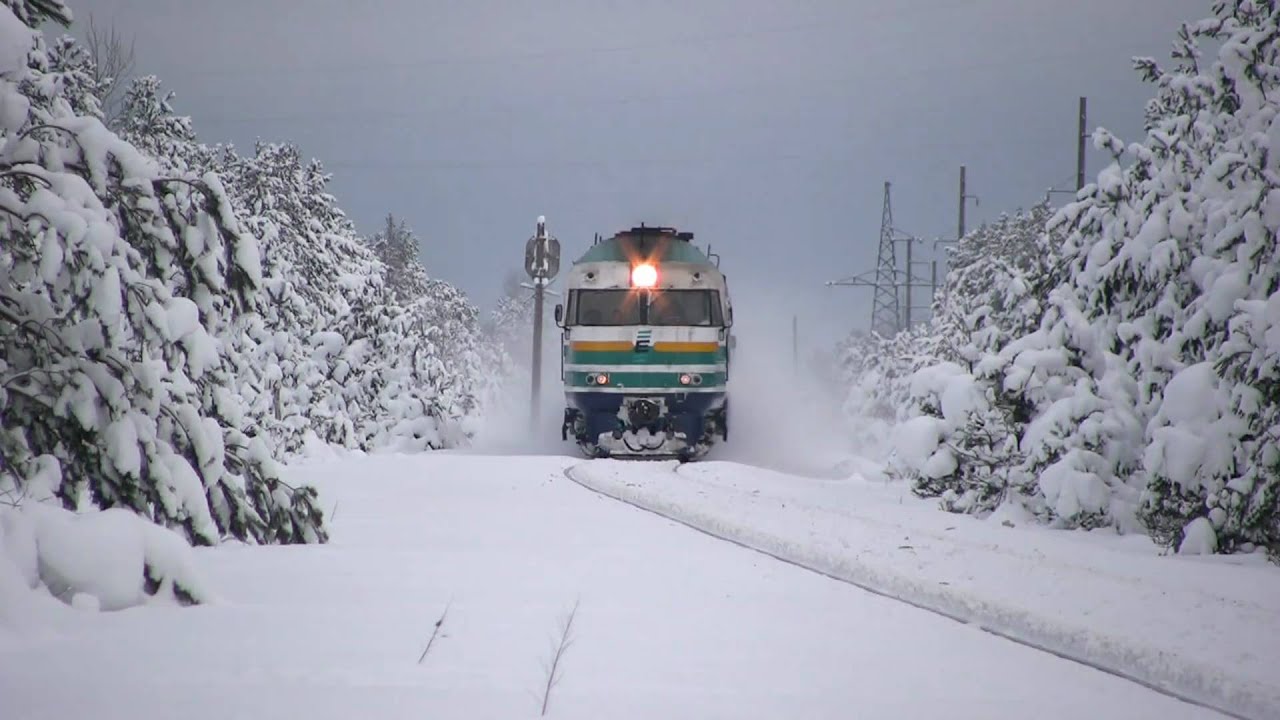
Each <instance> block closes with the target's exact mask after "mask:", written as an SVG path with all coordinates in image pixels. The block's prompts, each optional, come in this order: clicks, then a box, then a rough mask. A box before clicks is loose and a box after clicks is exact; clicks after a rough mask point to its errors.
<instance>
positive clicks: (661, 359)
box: [565, 348, 728, 365]
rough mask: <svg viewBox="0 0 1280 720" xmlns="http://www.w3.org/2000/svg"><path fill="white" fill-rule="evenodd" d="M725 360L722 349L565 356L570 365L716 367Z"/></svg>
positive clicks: (582, 352)
mask: <svg viewBox="0 0 1280 720" xmlns="http://www.w3.org/2000/svg"><path fill="white" fill-rule="evenodd" d="M727 359H728V356H727V355H726V353H725V351H724V348H721V349H719V350H716V351H715V352H662V351H657V350H650V351H649V352H636V351H634V350H625V351H618V350H569V351H568V353H567V354H566V355H565V362H566V363H568V364H570V365H716V364H723V363H724V362H726V360H727Z"/></svg>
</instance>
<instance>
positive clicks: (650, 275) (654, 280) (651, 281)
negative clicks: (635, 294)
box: [631, 263, 658, 288]
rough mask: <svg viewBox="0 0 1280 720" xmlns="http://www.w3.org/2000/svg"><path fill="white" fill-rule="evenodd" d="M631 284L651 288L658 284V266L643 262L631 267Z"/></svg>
mask: <svg viewBox="0 0 1280 720" xmlns="http://www.w3.org/2000/svg"><path fill="white" fill-rule="evenodd" d="M631 284H632V285H633V286H634V287H638V288H651V287H653V286H655V285H657V284H658V268H656V267H654V266H652V265H650V264H649V263H643V264H641V265H636V266H635V267H633V268H631Z"/></svg>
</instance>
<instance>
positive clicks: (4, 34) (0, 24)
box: [0, 6, 35, 76]
mask: <svg viewBox="0 0 1280 720" xmlns="http://www.w3.org/2000/svg"><path fill="white" fill-rule="evenodd" d="M34 36H35V33H34V32H32V30H31V28H29V27H27V26H26V24H25V23H23V22H22V21H21V20H19V19H18V18H17V17H16V16H15V15H14V14H13V11H12V10H10V9H9V8H8V7H3V6H0V76H3V75H5V74H7V73H10V72H13V71H14V70H18V69H21V68H24V67H26V65H27V53H29V52H31V47H32V42H33V38H34Z"/></svg>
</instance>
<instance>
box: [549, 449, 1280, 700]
mask: <svg viewBox="0 0 1280 720" xmlns="http://www.w3.org/2000/svg"><path fill="white" fill-rule="evenodd" d="M598 462H601V461H586V462H584V463H579V464H577V465H573V466H570V467H568V468H565V470H564V475H565V477H566V478H567V479H568V480H570V481H572V482H573V483H575V484H577V485H579V486H581V487H583V488H585V489H587V490H589V491H591V492H593V493H596V494H598V495H601V496H604V497H608V498H610V499H612V500H616V501H618V502H621V503H624V504H626V505H630V506H632V507H635V508H637V509H640V510H643V511H646V512H649V513H653V514H655V515H657V516H659V517H662V518H664V519H666V520H670V521H672V522H675V523H678V524H680V525H683V526H685V527H688V528H690V529H692V530H695V531H697V532H699V533H702V534H704V535H708V536H710V537H713V538H716V539H718V540H721V541H724V542H727V543H730V544H733V545H737V546H739V547H742V548H744V549H747V550H751V551H754V552H757V553H760V554H762V555H765V556H768V557H770V558H773V559H775V560H778V561H780V562H783V563H786V564H788V565H792V566H795V567H798V568H801V569H803V570H807V571H809V572H813V573H816V574H818V575H822V576H824V577H827V578H830V579H832V580H835V581H837V582H840V583H844V584H846V585H851V586H853V587H856V588H858V589H860V590H863V591H866V592H868V593H871V594H873V595H877V596H879V597H883V598H886V599H889V600H893V601H896V602H899V603H903V604H906V605H909V606H911V607H914V608H917V609H920V610H924V611H926V612H929V613H933V614H935V615H939V616H942V617H944V618H947V619H949V620H952V621H955V622H957V623H961V624H965V625H969V626H972V627H975V628H977V629H980V630H982V631H983V632H985V633H988V634H990V635H993V636H996V637H999V638H1002V639H1004V640H1007V641H1010V642H1013V643H1016V644H1018V645H1021V646H1024V647H1026V648H1030V649H1033V650H1036V651H1039V652H1042V653H1046V654H1049V655H1052V656H1054V657H1057V658H1060V659H1063V660H1067V661H1069V662H1072V663H1076V664H1078V665H1082V666H1084V667H1087V668H1091V669H1093V670H1097V671H1099V672H1102V673H1106V674H1107V675H1111V676H1113V677H1117V678H1120V679H1122V680H1125V681H1128V682H1131V683H1134V684H1136V685H1139V686H1142V687H1144V688H1147V689H1148V690H1151V691H1152V692H1155V693H1158V694H1160V695H1163V696H1166V697H1169V698H1173V699H1175V700H1179V701H1181V702H1185V703H1188V704H1190V705H1194V706H1197V707H1201V708H1204V709H1207V710H1211V711H1213V712H1216V713H1220V714H1222V715H1224V716H1226V717H1231V718H1237V719H1238V720H1255V719H1256V720H1261V718H1263V717H1266V714H1265V712H1261V713H1259V714H1254V713H1246V712H1241V711H1239V710H1238V709H1233V708H1231V707H1228V706H1227V704H1226V703H1222V702H1217V701H1215V699H1213V698H1207V697H1200V696H1197V695H1195V694H1192V693H1188V692H1185V691H1183V690H1182V689H1180V688H1178V687H1175V686H1173V685H1172V684H1169V683H1162V682H1159V681H1155V680H1152V679H1149V678H1144V677H1142V676H1140V675H1139V674H1137V673H1135V672H1133V671H1131V670H1130V669H1129V668H1126V667H1124V666H1122V665H1120V664H1118V663H1108V662H1102V661H1099V660H1098V659H1096V658H1092V657H1088V656H1086V655H1084V654H1082V653H1079V652H1074V651H1073V650H1072V649H1071V648H1067V647H1061V646H1055V645H1054V644H1052V643H1051V642H1044V641H1042V640H1040V639H1038V638H1034V637H1029V636H1027V635H1026V634H1023V633H1020V632H1018V631H1017V630H1016V629H1013V628H1010V627H1002V626H1001V625H1000V624H999V623H998V622H992V621H991V620H990V619H989V618H985V617H982V616H981V615H980V614H978V613H974V612H964V611H963V609H962V608H961V607H960V606H962V605H963V604H962V603H949V604H948V603H944V602H939V601H937V599H936V598H937V596H936V595H933V596H930V594H927V593H918V594H914V595H913V594H911V593H906V592H901V591H900V590H899V589H896V588H895V587H892V583H886V582H880V581H878V580H879V578H877V576H876V574H875V573H874V572H869V573H858V572H856V568H857V565H856V564H855V565H853V566H852V567H851V566H850V565H848V564H846V563H841V562H838V561H836V560H834V559H833V558H830V557H823V556H821V554H818V553H812V552H805V548H804V547H803V546H801V545H799V544H796V543H794V542H790V541H787V540H786V539H783V538H778V537H774V536H771V535H770V534H769V533H768V532H767V531H755V530H752V529H751V528H747V527H741V526H734V525H732V524H729V523H726V522H723V520H722V519H720V518H717V517H714V516H712V515H710V514H707V513H705V512H701V511H699V510H698V509H696V508H689V507H684V506H681V505H680V504H678V503H673V502H663V501H662V500H661V499H660V498H658V497H656V496H654V495H652V494H646V493H644V492H642V491H640V490H639V488H638V487H637V486H636V485H633V484H629V483H625V482H618V481H602V480H601V479H600V478H598V477H593V476H592V474H590V473H587V472H583V469H584V468H586V467H589V466H590V465H591V464H592V463H598ZM605 462H608V461H605ZM645 465H646V466H647V468H648V470H649V471H650V472H654V473H663V474H667V475H679V474H681V468H683V467H684V466H683V465H671V464H666V465H658V464H653V465H650V464H647V463H646V464H645Z"/></svg>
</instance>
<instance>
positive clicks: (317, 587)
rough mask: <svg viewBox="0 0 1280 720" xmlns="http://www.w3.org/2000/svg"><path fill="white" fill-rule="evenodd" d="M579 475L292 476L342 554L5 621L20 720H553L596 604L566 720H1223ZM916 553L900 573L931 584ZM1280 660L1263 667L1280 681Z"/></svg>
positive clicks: (794, 484) (992, 549)
mask: <svg viewBox="0 0 1280 720" xmlns="http://www.w3.org/2000/svg"><path fill="white" fill-rule="evenodd" d="M575 463H577V461H576V460H571V459H568V458H557V457H494V456H477V455H464V454H443V453H437V454H426V455H416V456H401V455H382V456H361V455H350V456H331V457H326V458H314V459H312V460H310V461H307V462H305V463H300V464H297V465H294V466H292V467H291V468H290V469H289V472H290V475H291V476H292V479H294V480H302V479H306V480H308V481H311V482H314V483H316V484H317V485H318V486H319V488H320V490H321V493H322V497H323V499H324V501H325V506H326V508H329V509H336V513H335V514H334V520H333V523H332V541H331V542H330V543H329V544H327V545H324V546H294V547H248V546H223V547H220V548H216V549H202V550H199V551H197V552H196V553H195V564H196V566H197V570H199V571H201V572H202V574H203V575H204V580H205V581H206V585H207V587H208V588H209V592H211V593H212V594H213V595H214V599H213V600H212V601H211V602H209V603H208V604H206V605H202V606H198V607H192V608H179V607H176V606H172V607H171V606H164V605H161V606H145V607H136V608H131V609H128V610H123V611H119V612H92V611H89V610H78V609H77V610H71V609H68V610H66V611H65V612H63V613H56V614H55V615H56V617H55V618H53V619H52V620H50V619H49V618H48V617H46V618H44V619H45V620H48V622H46V623H45V624H44V625H43V626H42V627H41V628H40V629H38V630H37V629H33V628H12V627H11V628H8V632H7V633H4V634H0V718H4V719H5V720H16V719H19V718H76V717H94V718H129V719H130V720H134V719H136V718H150V717H156V718H160V717H165V718H168V717H182V718H187V719H188V720H193V719H198V718H211V719H213V718H216V719H217V720H226V719H228V718H241V717H244V718H248V717H253V718H260V717H307V718H312V719H313V720H314V719H317V718H344V719H346V718H352V717H377V718H398V717H404V718H414V719H415V720H417V719H419V718H426V717H430V718H440V717H466V718H485V717H502V718H509V717H533V716H536V715H537V714H538V711H539V709H540V706H541V690H542V687H543V686H544V684H545V682H546V671H545V669H544V665H545V664H546V663H547V661H548V660H549V659H550V656H551V652H552V648H553V643H554V640H555V638H556V636H557V631H558V629H559V627H560V623H561V622H562V621H563V619H564V618H565V616H566V614H567V613H568V611H569V610H570V609H571V608H572V607H573V606H574V605H575V603H577V604H578V607H579V609H578V612H577V615H576V618H575V620H574V625H573V640H574V643H573V644H572V645H571V646H570V647H569V649H568V651H567V653H566V654H565V656H564V658H563V660H562V666H561V670H562V673H563V674H562V677H561V682H560V684H559V685H558V686H557V687H556V688H555V689H554V690H553V694H552V697H551V702H550V713H549V714H550V715H551V716H554V717H581V718H599V717H610V718H617V717H646V718H648V717H698V718H702V717H733V718H744V717H762V718H766V717H767V718H778V717H804V718H818V717H841V718H846V717H863V718H903V717H947V718H1000V717H1010V718H1014V717H1017V718H1022V717H1030V716H1034V717H1037V718H1078V717H1093V718H1126V719H1127V718H1146V717H1151V718H1157V717H1158V718H1201V717H1212V716H1214V714H1213V713H1211V712H1210V711H1207V710H1205V709H1202V708H1199V707H1196V706H1193V705H1189V704H1185V703H1182V702H1179V701H1176V700H1173V699H1171V698H1169V697H1166V696H1163V695H1160V694H1157V693H1155V692H1152V691H1151V690H1148V689H1146V688H1143V687H1141V686H1139V685H1137V684H1134V683H1131V682H1127V681H1124V680H1121V679H1119V678H1116V677H1114V676H1111V675H1107V674H1104V673H1101V672H1098V671H1096V670H1092V669H1089V668H1086V667H1084V666H1081V665H1078V664H1075V663H1072V662H1068V661H1065V660H1062V659H1060V658H1057V657H1054V656H1053V655H1050V654H1047V653H1044V652H1039V651H1036V650H1032V649H1030V648H1027V647H1023V646H1020V645H1017V644H1015V643H1011V642H1008V641H1006V640H1003V639H1001V638H998V637H995V636H993V635H990V634H988V633H985V632H983V631H981V630H980V629H978V628H976V627H972V626H968V625H964V624H960V623H956V622H953V621H950V620H947V619H945V618H942V617H940V616H938V615H936V614H933V613H929V612H925V611H922V610H919V609H916V608H913V607H911V606H909V605H906V604H903V603H900V602H896V601H893V600H889V599H886V598H884V597H880V596H877V595H874V594H871V593H867V592H865V591H863V590H859V589H857V588H855V587H852V586H850V585H848V584H845V583H841V582H838V581H836V580H832V579H830V578H827V577H823V576H821V575H818V574H816V573H812V572H809V571H807V570H803V569H800V568H797V567H795V566H792V565H788V564H785V563H782V562H779V561H777V560H775V559H772V558H769V557H766V556H764V555H761V554H759V553H756V552H753V551H751V550H747V549H744V548H741V547H738V546H735V545H732V544H730V543H726V542H723V541H721V540H717V539H713V538H710V537H708V536H706V535H704V534H701V533H697V532H694V531H692V530H690V529H688V528H686V527H684V526H681V525H678V524H676V523H673V522H671V521H669V520H664V519H661V518H658V517H655V516H654V515H652V514H650V513H646V512H642V511H639V510H637V509H635V508H633V507H629V506H627V505H624V504H622V503H618V502H616V501H614V500H611V499H608V498H605V497H602V496H600V495H598V494H595V493H592V492H589V491H587V490H586V489H584V488H582V487H579V486H578V485H576V484H574V483H573V482H570V481H569V480H568V479H566V478H565V476H564V475H563V470H564V469H565V468H566V467H568V466H570V465H573V464H575ZM591 468H592V470H591V473H593V474H594V476H596V477H597V478H598V479H600V481H601V482H606V481H609V478H611V477H612V478H614V479H616V478H617V477H618V475H617V474H612V475H611V474H610V473H611V472H612V470H611V469H617V466H616V465H614V464H612V463H602V464H601V463H596V464H592V465H591ZM626 472H627V473H647V474H648V477H649V478H650V479H651V480H652V482H653V484H652V485H648V486H646V487H648V489H650V490H657V489H663V490H670V489H671V487H672V486H671V485H670V484H659V482H660V481H659V480H658V479H659V478H675V477H680V479H681V480H683V482H684V483H685V485H684V488H685V489H686V490H687V491H688V492H685V493H683V494H682V495H681V496H680V497H688V498H690V499H691V501H697V499H698V498H702V499H703V500H705V501H706V502H710V503H719V502H721V500H724V499H728V498H734V497H737V495H738V494H741V493H743V492H745V493H746V494H747V495H755V494H756V491H757V490H758V491H759V493H758V496H766V494H771V495H769V496H770V497H774V498H777V497H781V496H783V495H786V496H787V497H792V498H794V500H791V501H788V502H787V506H788V508H789V507H791V505H792V502H805V501H808V502H813V501H818V500H821V501H824V502H825V501H826V500H828V499H831V498H836V497H838V493H839V492H843V490H836V491H832V486H830V485H829V484H822V483H817V484H815V483H814V481H804V480H802V479H800V478H793V477H790V476H780V475H770V474H768V473H762V472H759V471H751V470H749V469H748V468H745V467H744V466H741V465H731V464H707V465H700V466H696V467H690V468H689V469H688V470H687V471H686V472H685V473H683V474H682V475H681V476H676V475H673V474H672V473H671V472H670V469H669V468H668V467H667V466H665V465H661V464H659V465H644V466H632V467H631V469H629V470H626ZM635 477H636V476H632V477H631V478H630V479H629V480H628V482H632V483H633V484H635V483H636V479H635ZM661 482H665V481H661ZM764 483H772V487H765V486H764V485H763V484H764ZM752 486H754V487H752ZM842 487H843V486H842ZM829 491H832V492H834V493H835V494H832V492H829ZM717 498H720V500H717ZM335 506H336V507H335ZM771 507H772V508H773V509H772V510H771V514H772V516H773V517H776V518H780V519H781V518H791V520H801V519H802V520H803V522H804V523H805V524H803V525H799V526H796V527H794V528H792V529H793V530H795V531H797V532H801V533H805V534H807V535H808V536H809V537H811V538H812V539H813V540H814V541H815V542H819V541H820V540H821V539H822V538H834V539H836V541H837V542H838V540H839V539H840V538H847V537H848V535H847V534H842V533H841V531H840V528H839V527H838V525H839V524H840V523H836V522H835V520H836V518H835V516H824V515H818V514H815V513H812V512H810V513H808V514H805V515H802V516H789V515H787V514H786V509H784V508H782V507H781V506H780V505H779V504H778V503H772V504H771ZM904 507H905V510H904V512H905V513H907V515H906V516H905V517H910V518H914V515H912V514H911V513H912V512H913V510H912V509H911V508H910V507H909V506H904ZM721 509H722V510H724V511H725V512H739V511H743V510H749V509H750V506H749V505H744V504H742V503H739V502H736V501H735V502H734V503H733V504H730V505H725V506H722V507H721ZM875 513H877V514H879V515H880V517H881V521H882V522H883V525H881V526H879V527H880V528H881V531H882V532H884V533H887V534H893V533H897V532H898V531H899V529H900V528H901V523H900V522H898V521H897V520H895V519H894V513H895V510H894V507H893V506H891V505H888V504H885V505H882V506H879V507H877V508H875ZM935 514H936V515H937V517H938V518H940V519H944V520H945V521H946V522H948V523H956V524H962V523H963V519H959V518H950V517H948V516H945V515H943V514H941V513H935ZM743 517H744V518H747V519H752V520H760V521H764V520H765V519H767V518H765V517H764V516H762V515H759V514H756V515H751V516H746V515H744V516H743ZM820 520H821V521H823V522H826V524H818V523H819V521H820ZM912 521H914V520H912ZM779 522H783V520H779ZM786 522H790V520H786ZM862 522H863V520H859V519H857V518H855V519H853V520H843V521H841V523H843V524H845V525H848V524H850V523H852V524H853V525H855V526H857V525H858V524H859V523H862ZM903 522H905V521H903ZM965 528H966V529H965V530H964V531H962V532H963V533H964V534H966V536H967V537H969V538H970V541H969V542H968V544H967V545H964V546H962V547H963V551H962V552H961V551H955V550H954V549H953V550H952V551H951V552H953V554H952V560H953V562H954V565H955V566H956V568H957V570H956V573H955V574H956V575H957V577H963V576H965V575H966V571H965V570H964V569H963V568H964V567H965V566H968V565H972V566H973V567H974V570H973V574H974V576H975V577H980V576H981V571H982V568H984V567H987V565H988V563H987V561H986V559H987V558H988V557H989V556H1000V549H999V547H996V546H993V545H991V544H990V543H988V542H987V541H986V540H985V538H984V536H983V534H982V533H983V532H986V530H987V528H986V526H983V527H982V528H980V530H981V531H982V532H978V531H975V532H974V533H972V534H970V533H969V529H968V527H967V526H965ZM1000 530H1004V528H999V527H997V528H995V529H992V532H995V531H1000ZM891 541H892V542H893V543H894V544H895V545H903V546H906V545H914V546H916V547H924V546H926V545H927V544H928V543H929V541H928V538H926V537H922V536H918V535H913V536H912V537H910V538H906V537H904V538H901V539H899V538H897V537H893V538H892V539H891ZM1066 542H1069V543H1076V544H1077V545H1078V546H1079V548H1080V549H1079V553H1078V556H1079V557H1087V556H1088V555H1089V553H1093V552H1117V553H1119V554H1118V555H1117V557H1122V558H1123V557H1128V556H1130V555H1131V556H1132V557H1133V558H1135V560H1134V562H1135V563H1137V562H1139V561H1145V560H1147V559H1148V558H1145V556H1144V553H1142V552H1139V551H1134V552H1132V553H1129V554H1126V553H1125V552H1124V551H1122V550H1121V551H1117V550H1113V549H1111V548H1110V547H1108V548H1105V549H1099V548H1098V547H1096V546H1095V545H1096V544H1095V543H1093V542H1092V539H1091V538H1087V537H1085V536H1074V539H1072V540H1068V541H1066ZM877 545H878V544H877ZM955 547H961V546H955ZM901 553H903V554H902V555H901V557H900V558H899V559H898V560H897V562H898V563H899V564H901V565H903V566H904V567H908V568H913V567H915V563H916V562H917V561H915V560H913V559H911V558H912V556H911V555H910V554H909V552H908V550H905V549H903V550H901ZM1180 562H1182V561H1181V560H1180ZM1205 567H1206V568H1208V571H1211V572H1218V571H1222V572H1224V573H1233V572H1240V573H1250V572H1253V571H1257V577H1258V578H1260V580H1259V581H1260V582H1265V581H1266V580H1265V578H1266V577H1268V576H1266V575H1265V572H1266V571H1271V572H1273V570H1271V569H1264V568H1249V567H1243V568H1241V567H1231V568H1228V567H1225V566H1224V565H1223V564H1221V563H1220V564H1217V565H1210V564H1206V565H1205ZM1123 572H1124V569H1123V568H1122V569H1121V570H1118V571H1117V573H1120V574H1123ZM1024 579H1025V578H1021V577H1019V578H1014V577H1009V578H1004V582H1006V583H1007V584H1014V583H1017V582H1021V581H1022V580H1024ZM1071 579H1073V580H1075V579H1078V577H1077V576H1071ZM1134 582H1135V583H1137V582H1142V578H1139V579H1137V580H1135V581H1134ZM1190 582H1191V581H1188V583H1190ZM1171 585H1172V584H1171ZM1176 589H1177V588H1176V587H1173V586H1171V587H1170V588H1169V590H1170V591H1173V590H1176ZM1264 589H1265V588H1264ZM1064 592H1070V589H1069V588H1064ZM1134 592H1143V590H1142V588H1137V589H1135V590H1134ZM1077 594H1079V593H1077ZM1265 594H1266V593H1264V592H1261V591H1260V592H1257V593H1255V594H1254V596H1253V597H1254V598H1255V601H1256V598H1258V597H1263V596H1264V595H1265ZM1271 597H1276V595H1275V594H1274V593H1273V594H1272V595H1271ZM1220 599H1221V598H1219V597H1218V596H1215V595H1212V594H1211V595H1206V596H1205V598H1204V608H1203V612H1202V614H1201V615H1200V616H1195V617H1184V618H1181V619H1180V624H1179V625H1178V626H1176V628H1175V629H1167V630H1166V631H1165V632H1166V633H1167V634H1173V633H1177V632H1180V630H1179V629H1178V628H1184V627H1188V626H1191V627H1194V626H1195V625H1197V624H1200V623H1204V622H1206V621H1207V620H1206V618H1211V617H1212V616H1213V615H1214V614H1215V613H1216V612H1218V611H1217V609H1216V608H1217V603H1218V602H1219V601H1220ZM446 608H447V615H445V617H444V621H443V623H442V625H441V631H440V633H439V635H438V637H437V638H436V640H435V641H434V643H433V645H432V647H431V650H430V652H429V653H428V654H427V656H426V657H425V658H424V659H423V660H422V662H421V663H419V657H420V655H421V654H422V651H423V648H424V647H425V646H426V644H427V642H428V639H429V638H430V636H431V633H432V628H433V627H434V625H435V623H436V622H437V620H438V619H439V618H440V617H441V615H442V614H443V613H445V611H446ZM1102 610H1103V608H1102V607H1099V612H1101V611H1102ZM1246 610H1247V608H1245V609H1240V610H1239V612H1245V611H1246ZM1272 620H1274V618H1272ZM1264 627H1269V626H1264ZM1262 632H1263V630H1262V629H1260V630H1259V635H1261V634H1262ZM1270 657H1271V656H1270V655H1269V654H1266V653H1264V654H1263V655H1262V656H1260V657H1258V658H1257V662H1258V663H1259V664H1260V665H1263V666H1264V667H1274V664H1270V663H1269V658H1270ZM1224 669H1227V668H1224Z"/></svg>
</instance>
